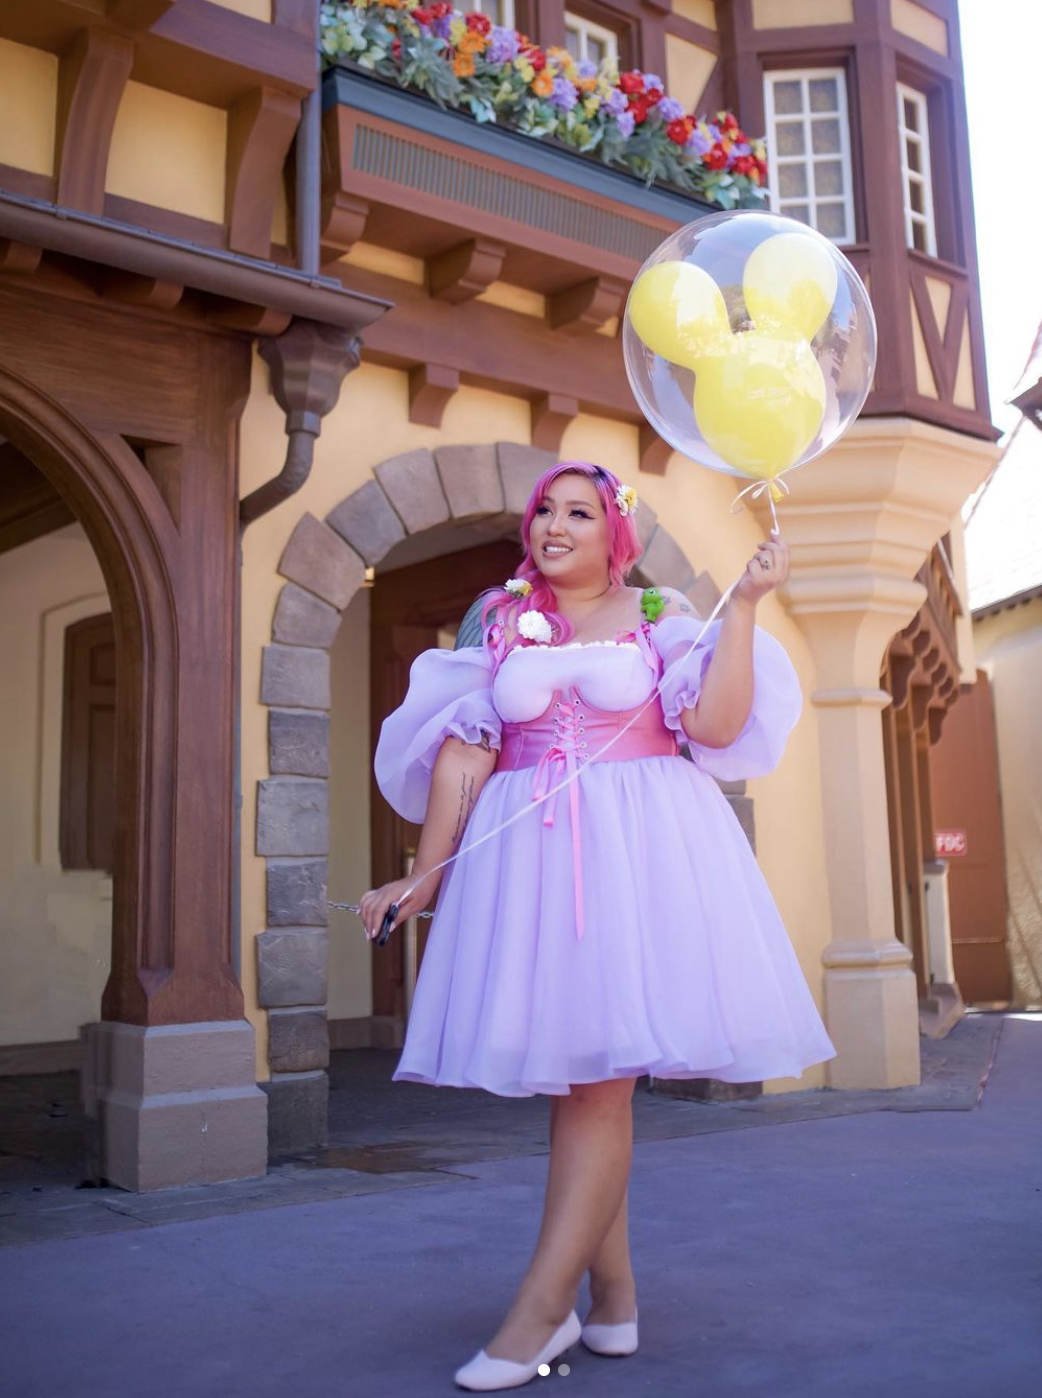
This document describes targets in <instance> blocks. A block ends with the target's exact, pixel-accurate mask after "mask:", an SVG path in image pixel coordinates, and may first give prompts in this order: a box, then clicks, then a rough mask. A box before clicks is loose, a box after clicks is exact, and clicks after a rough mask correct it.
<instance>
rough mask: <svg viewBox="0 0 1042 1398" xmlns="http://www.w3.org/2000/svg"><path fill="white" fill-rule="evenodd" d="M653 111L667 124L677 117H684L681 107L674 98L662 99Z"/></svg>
mask: <svg viewBox="0 0 1042 1398" xmlns="http://www.w3.org/2000/svg"><path fill="white" fill-rule="evenodd" d="M655 111H656V112H657V113H658V115H659V116H660V117H661V118H662V120H663V121H664V122H667V123H668V122H671V121H676V120H677V118H678V117H682V116H683V115H684V108H683V105H682V103H680V102H678V101H677V100H676V98H675V97H663V98H662V100H661V101H660V102H659V104H658V106H657V107H656V108H655Z"/></svg>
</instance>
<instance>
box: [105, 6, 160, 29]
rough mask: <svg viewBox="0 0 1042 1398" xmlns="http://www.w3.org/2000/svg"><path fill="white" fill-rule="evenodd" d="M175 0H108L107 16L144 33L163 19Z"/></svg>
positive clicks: (125, 27) (112, 20)
mask: <svg viewBox="0 0 1042 1398" xmlns="http://www.w3.org/2000/svg"><path fill="white" fill-rule="evenodd" d="M173 4H174V0H108V6H107V8H106V10H105V18H106V19H108V20H110V21H111V22H112V23H113V24H118V25H120V26H121V28H123V29H132V30H135V31H137V32H138V33H144V32H145V31H147V30H149V29H151V28H152V26H153V24H155V23H156V22H157V21H158V20H161V19H162V18H163V16H164V15H165V14H166V12H167V10H169V9H170V8H171V7H172V6H173Z"/></svg>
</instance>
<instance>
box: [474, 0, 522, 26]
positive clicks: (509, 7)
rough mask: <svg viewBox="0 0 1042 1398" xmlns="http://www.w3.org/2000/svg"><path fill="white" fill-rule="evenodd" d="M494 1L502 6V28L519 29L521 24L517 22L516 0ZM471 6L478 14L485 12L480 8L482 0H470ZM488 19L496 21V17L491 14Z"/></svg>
mask: <svg viewBox="0 0 1042 1398" xmlns="http://www.w3.org/2000/svg"><path fill="white" fill-rule="evenodd" d="M495 3H497V4H499V5H501V6H502V7H503V23H502V28H504V29H520V27H521V26H520V25H519V24H518V13H517V4H516V0H495ZM471 8H472V9H473V10H476V11H477V12H478V14H485V13H486V12H485V10H483V9H482V0H471ZM508 12H509V13H508ZM489 19H490V20H492V23H493V24H495V23H496V19H495V17H494V16H493V15H489Z"/></svg>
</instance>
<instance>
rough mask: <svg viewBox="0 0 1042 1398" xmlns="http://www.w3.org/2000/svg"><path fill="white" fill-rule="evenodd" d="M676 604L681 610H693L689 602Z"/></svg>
mask: <svg viewBox="0 0 1042 1398" xmlns="http://www.w3.org/2000/svg"><path fill="white" fill-rule="evenodd" d="M677 606H678V607H679V608H680V610H681V611H682V612H693V611H694V610H695V609H694V607H692V605H691V603H690V602H678V603H677Z"/></svg>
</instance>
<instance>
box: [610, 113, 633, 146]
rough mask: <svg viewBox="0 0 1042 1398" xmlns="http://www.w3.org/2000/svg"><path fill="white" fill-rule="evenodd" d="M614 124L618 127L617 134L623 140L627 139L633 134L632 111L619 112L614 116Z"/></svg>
mask: <svg viewBox="0 0 1042 1398" xmlns="http://www.w3.org/2000/svg"><path fill="white" fill-rule="evenodd" d="M615 125H616V126H617V127H618V128H619V134H620V135H621V136H622V138H623V140H625V141H628V140H629V138H630V137H631V136H632V135H633V128H634V126H635V125H636V122H635V120H634V117H633V113H632V112H620V113H619V115H618V116H617V117H616V118H615Z"/></svg>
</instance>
